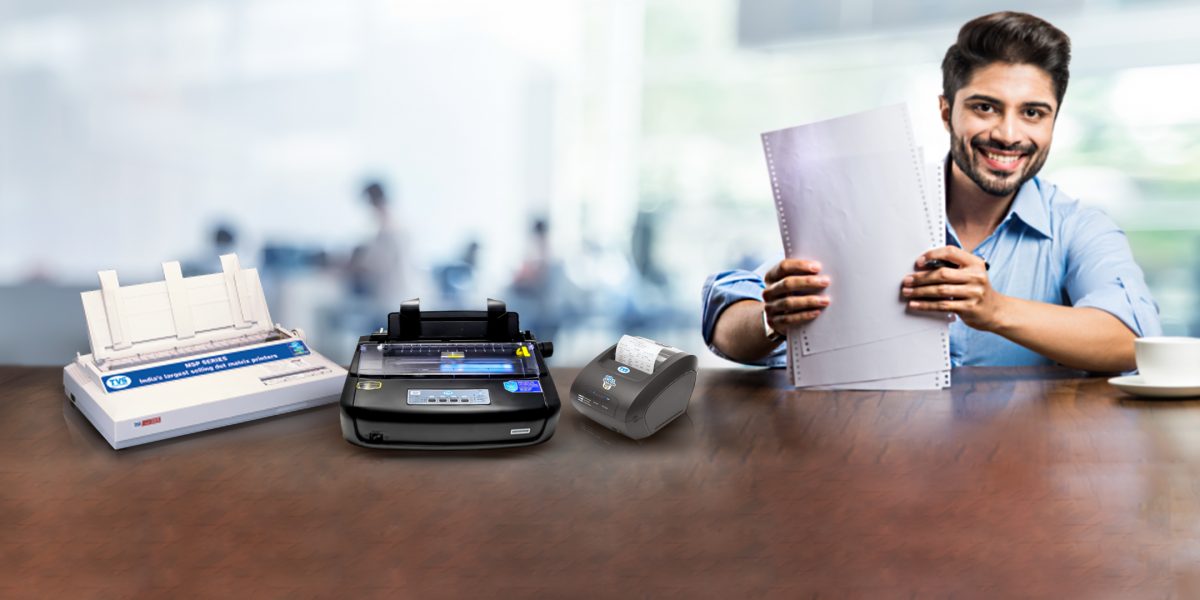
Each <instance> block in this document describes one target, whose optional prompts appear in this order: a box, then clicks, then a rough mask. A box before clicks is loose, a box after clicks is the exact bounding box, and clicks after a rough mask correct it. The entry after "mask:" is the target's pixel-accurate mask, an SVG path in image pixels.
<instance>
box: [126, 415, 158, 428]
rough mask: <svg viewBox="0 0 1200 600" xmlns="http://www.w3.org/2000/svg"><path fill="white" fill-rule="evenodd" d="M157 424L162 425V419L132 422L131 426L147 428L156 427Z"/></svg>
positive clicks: (153, 418) (152, 418) (154, 418)
mask: <svg viewBox="0 0 1200 600" xmlns="http://www.w3.org/2000/svg"><path fill="white" fill-rule="evenodd" d="M159 423H162V417H151V418H149V419H142V420H141V421H134V422H133V426H134V427H149V426H150V425H157V424H159Z"/></svg>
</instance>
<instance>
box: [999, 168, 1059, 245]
mask: <svg viewBox="0 0 1200 600" xmlns="http://www.w3.org/2000/svg"><path fill="white" fill-rule="evenodd" d="M1009 214H1010V216H1015V217H1017V218H1018V219H1020V220H1021V222H1022V223H1025V224H1026V225H1028V226H1029V227H1030V228H1031V229H1033V230H1034V231H1036V232H1038V233H1040V234H1042V235H1043V236H1045V237H1047V238H1051V239H1053V238H1054V234H1053V233H1052V232H1051V229H1050V215H1049V213H1048V212H1047V211H1046V201H1045V200H1044V199H1043V198H1042V186H1041V181H1040V180H1039V179H1038V178H1037V177H1031V178H1030V179H1029V181H1026V182H1025V183H1023V184H1021V188H1020V189H1019V190H1017V197H1016V198H1013V203H1012V208H1011V209H1009Z"/></svg>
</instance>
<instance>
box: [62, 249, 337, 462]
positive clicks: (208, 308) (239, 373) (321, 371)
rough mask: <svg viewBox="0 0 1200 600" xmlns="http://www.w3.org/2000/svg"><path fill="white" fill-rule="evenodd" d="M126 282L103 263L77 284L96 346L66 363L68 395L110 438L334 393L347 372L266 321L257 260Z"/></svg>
mask: <svg viewBox="0 0 1200 600" xmlns="http://www.w3.org/2000/svg"><path fill="white" fill-rule="evenodd" d="M221 268H222V272H221V273H215V274H212V275H200V276H196V277H187V278H185V277H183V276H182V274H181V271H180V268H179V263H177V262H169V263H164V264H163V274H164V275H165V277H166V280H165V281H160V282H154V283H146V284H141V285H131V286H126V287H121V286H120V284H119V283H118V281H117V274H116V272H115V271H101V272H100V274H99V275H100V289H99V290H94V291H90V292H84V293H83V294H81V296H82V299H83V312H84V316H85V317H86V318H87V326H88V339H89V341H90V343H91V348H92V353H91V354H84V355H78V356H77V357H76V359H75V361H74V362H72V363H71V364H69V365H67V366H66V367H64V368H63V385H64V387H65V388H66V393H67V397H68V398H69V399H70V401H71V402H72V403H74V404H75V405H76V406H77V407H79V410H80V411H81V412H82V413H83V414H84V416H86V417H87V419H88V420H89V421H91V423H92V425H94V426H95V427H96V429H97V430H99V432H100V434H101V435H103V436H104V439H105V440H107V441H108V443H109V445H111V446H112V447H113V448H124V447H127V446H133V445H137V444H144V443H147V442H153V441H157V440H161V439H166V438H171V437H176V436H180V435H184V434H188V433H193V432H197V431H203V430H206V429H212V428H215V427H221V426H224V425H231V424H234V423H240V422H243V421H249V420H252V419H258V418H262V417H269V416H271V415H277V414H281V413H286V412H290V411H295V410H300V409H304V408H309V407H312V406H317V405H320V404H327V403H330V402H333V401H335V400H337V398H338V395H339V394H340V393H341V390H342V383H343V382H344V381H345V379H346V370H345V369H343V368H341V367H339V366H338V365H336V364H334V363H333V362H332V361H330V360H329V359H327V358H325V357H324V356H321V355H320V354H317V353H316V352H314V351H313V350H312V349H311V348H309V347H308V345H307V344H306V343H305V340H304V335H303V333H302V332H300V331H298V330H288V329H284V328H283V327H281V326H279V325H275V324H273V323H272V321H271V315H270V313H269V312H268V311H267V301H266V297H265V296H264V295H263V290H262V285H261V283H260V282H259V279H258V271H257V270H255V269H242V268H241V266H240V264H239V263H238V259H237V256H236V255H233V254H227V255H224V256H222V257H221Z"/></svg>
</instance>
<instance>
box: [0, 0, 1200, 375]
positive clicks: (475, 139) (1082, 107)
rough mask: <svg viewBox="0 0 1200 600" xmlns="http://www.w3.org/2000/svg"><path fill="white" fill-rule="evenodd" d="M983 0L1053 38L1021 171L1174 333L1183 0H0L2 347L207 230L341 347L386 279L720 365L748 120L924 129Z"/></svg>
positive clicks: (758, 223) (1185, 73)
mask: <svg viewBox="0 0 1200 600" xmlns="http://www.w3.org/2000/svg"><path fill="white" fill-rule="evenodd" d="M998 9H1017V10H1029V11H1031V12H1035V13H1036V14H1039V15H1041V16H1044V17H1046V18H1048V19H1049V20H1051V21H1052V22H1054V23H1055V24H1056V25H1058V26H1060V27H1061V28H1063V29H1064V30H1065V31H1067V33H1069V34H1070V35H1071V37H1072V39H1073V41H1074V48H1075V52H1074V55H1075V58H1074V63H1073V68H1072V71H1073V73H1072V81H1071V85H1070V89H1069V92H1068V95H1067V99H1066V102H1065V104H1064V107H1063V112H1062V115H1061V117H1060V119H1059V122H1058V126H1057V135H1056V138H1055V144H1054V151H1053V152H1052V153H1051V159H1050V161H1049V163H1048V164H1047V166H1046V170H1045V171H1044V174H1045V175H1046V176H1047V177H1048V178H1050V179H1052V180H1054V181H1056V182H1057V183H1059V184H1060V185H1062V186H1063V187H1064V188H1065V190H1066V191H1068V193H1070V194H1072V195H1074V196H1076V197H1079V198H1082V199H1083V200H1085V201H1086V202H1088V203H1090V204H1093V205H1096V206H1100V207H1103V208H1105V209H1106V210H1107V211H1108V212H1109V213H1110V214H1111V215H1112V216H1114V217H1115V218H1116V220H1117V221H1118V223H1120V224H1121V225H1122V226H1123V227H1124V228H1125V229H1126V231H1127V232H1128V233H1129V237H1130V240H1131V242H1132V244H1133V248H1134V252H1135V254H1136V256H1137V258H1138V260H1139V261H1140V263H1141V264H1142V266H1143V267H1144V269H1145V270H1146V274H1147V278H1148V281H1149V284H1150V286H1151V288H1152V290H1153V291H1154V293H1155V296H1156V299H1157V300H1158V302H1159V304H1160V306H1161V311H1162V315H1163V320H1164V325H1165V328H1166V330H1167V332H1168V333H1171V334H1192V335H1197V334H1200V310H1197V308H1198V307H1197V303H1198V301H1200V294H1198V286H1200V258H1198V257H1200V251H1198V250H1200V235H1198V234H1197V232H1200V169H1198V168H1197V166H1198V165H1200V103H1197V102H1196V101H1195V97H1196V92H1198V91H1200V41H1196V38H1195V33H1194V25H1195V24H1196V23H1200V1H1189V0H1048V1H1042V2H1037V3H1034V2H1032V1H1025V0H1021V1H1017V2H1008V3H999V2H990V1H988V2H985V1H967V2H956V3H952V4H947V3H931V2H925V1H918V0H889V1H886V2H885V1H884V0H840V1H831V2H808V1H803V0H637V1H633V0H630V1H621V0H511V1H509V2H501V3H497V2H487V1H484V0H445V1H442V2H434V3H429V2H409V1H400V0H341V1H338V2H333V1H329V0H170V1H160V2H149V1H146V0H106V1H100V2H97V1H85V0H9V1H8V2H5V3H4V4H3V5H0V244H2V245H0V249H2V252H0V310H2V311H3V312H2V314H0V363H23V364H65V363H66V362H67V361H69V360H70V359H71V358H72V357H73V355H74V353H75V352H76V351H83V352H86V351H87V337H86V332H85V330H84V324H83V317H82V310H81V308H80V304H79V299H78V293H79V292H80V291H81V290H85V289H95V288H96V287H97V280H96V271H98V270H102V269H117V270H118V273H119V275H120V277H121V282H122V284H132V283H139V282H145V281H155V280H159V279H161V271H160V267H159V264H160V263H161V262H163V261H166V260H180V261H182V262H183V263H184V266H185V270H187V271H188V272H189V273H190V274H198V273H204V272H210V271H216V270H218V268H219V267H218V266H217V264H218V263H217V261H216V255H217V254H218V253H220V252H225V251H231V250H233V251H236V252H238V254H239V255H240V257H241V259H242V263H243V265H245V266H254V267H257V268H258V269H259V271H260V273H261V275H262V278H263V282H264V286H265V287H266V291H267V294H268V300H269V302H270V305H271V310H272V315H273V317H274V319H275V320H276V321H277V322H280V323H282V324H284V325H287V326H291V327H301V328H303V329H305V330H306V331H307V332H308V334H309V337H310V341H311V342H312V343H313V344H314V345H315V346H316V347H317V348H318V349H319V350H321V351H323V352H325V353H327V354H328V355H329V356H331V357H333V358H335V359H337V360H341V361H343V362H344V361H347V360H348V359H349V357H350V354H351V353H352V349H353V340H354V339H355V338H356V337H357V336H358V335H360V334H363V333H367V332H368V331H370V330H371V329H373V328H375V327H378V326H379V325H380V324H382V319H383V313H384V312H385V311H386V310H388V308H390V307H394V306H396V305H397V304H398V302H399V301H400V300H403V299H406V298H410V297H417V296H419V297H421V299H422V303H423V306H424V307H427V308H448V307H463V308H472V307H478V308H482V307H483V301H484V298H486V297H488V296H492V297H496V298H501V299H505V300H507V301H508V302H509V305H510V307H511V308H513V309H515V310H518V311H519V312H520V313H521V315H522V320H523V322H524V323H525V324H526V325H527V326H529V327H531V328H533V329H534V330H535V332H536V333H538V335H539V337H541V338H549V339H552V340H553V341H554V342H555V343H556V346H557V348H558V352H557V353H556V355H555V357H554V359H552V364H558V365H574V364H581V363H583V362H585V361H586V360H588V359H589V358H590V357H591V356H592V355H594V354H595V353H597V352H598V351H599V350H601V349H603V348H604V347H606V346H607V345H608V344H610V343H612V342H613V341H615V340H616V339H617V338H618V337H619V336H620V334H621V333H626V332H628V333H635V334H640V335H645V336H648V337H653V338H657V339H660V340H662V341H664V342H668V343H672V344H675V345H677V346H680V347H682V348H686V349H689V350H691V351H693V352H696V353H698V354H700V355H701V356H702V357H704V360H705V363H706V364H710V365H712V364H722V361H719V360H718V359H715V358H714V357H711V355H709V354H708V353H707V351H705V350H704V348H703V344H702V341H701V340H700V336H699V309H700V286H701V284H702V282H703V280H704V278H705V276H706V275H707V274H709V273H711V272H714V271H717V270H720V269H723V268H729V267H734V266H740V267H751V268H752V267H754V266H755V265H757V264H758V263H760V262H761V261H763V260H765V259H766V258H767V257H769V256H771V255H772V254H773V253H774V252H776V251H777V249H778V248H779V247H780V241H779V238H778V233H777V231H778V230H777V228H776V223H775V216H774V213H773V209H772V205H771V200H770V194H769V185H768V183H767V179H766V170H765V167H764V161H763V158H762V153H761V148H760V146H759V138H758V134H759V133H760V132H763V131H767V130H772V129H778V128H782V127H788V126H791V125H796V124H799V123H803V122H807V121H813V120H818V119H823V118H828V117H832V116H836V115H839V114H844V113H848V112H853V111H857V110H863V109H868V108H872V107H875V106H879V105H883V104H889V103H894V102H899V101H906V102H909V103H910V105H911V106H912V107H913V110H914V117H915V121H914V122H915V126H916V128H917V134H918V138H919V139H920V140H921V143H922V145H923V146H924V148H925V149H926V151H927V152H928V153H929V155H930V156H936V155H938V154H941V153H944V152H945V148H946V136H945V133H944V132H943V130H942V128H941V124H940V122H939V121H938V117H937V111H936V106H937V95H938V93H939V91H940V84H941V78H940V71H939V63H940V60H941V56H942V54H943V53H944V51H945V49H946V47H947V46H948V45H949V44H950V43H951V42H952V41H953V39H954V35H955V33H956V31H957V29H958V27H959V26H960V25H961V24H962V23H963V22H965V21H966V20H968V19H969V18H971V17H974V16H977V15H979V14H982V13H986V12H990V11H993V10H998ZM388 265H394V267H389V266H388Z"/></svg>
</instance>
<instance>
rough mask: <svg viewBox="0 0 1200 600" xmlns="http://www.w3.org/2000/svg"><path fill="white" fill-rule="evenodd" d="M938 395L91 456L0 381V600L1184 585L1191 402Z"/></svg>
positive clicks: (58, 399) (220, 441)
mask: <svg viewBox="0 0 1200 600" xmlns="http://www.w3.org/2000/svg"><path fill="white" fill-rule="evenodd" d="M554 375H555V380H556V382H557V384H558V387H559V390H560V392H562V393H564V397H565V392H566V391H567V388H568V387H569V386H570V383H571V380H572V379H573V377H574V375H575V371H573V370H556V371H555V373H554ZM954 378H955V384H954V387H953V388H952V389H950V390H946V391H942V392H889V393H864V392H853V393H852V392H841V393H833V392H795V391H790V390H788V389H786V387H785V377H784V374H783V373H782V372H781V371H739V370H728V371H724V370H722V371H708V372H705V373H703V374H702V375H701V377H700V383H699V385H698V386H697V391H696V394H695V395H694V397H693V400H692V405H691V408H690V410H689V412H688V414H687V416H686V417H684V418H681V419H680V420H679V421H677V422H676V423H674V424H672V425H671V426H670V427H668V428H667V429H665V430H663V431H662V432H660V433H659V434H658V435H657V436H656V437H652V438H649V439H648V440H645V441H643V442H641V443H637V442H633V441H629V440H625V439H624V438H620V437H617V436H616V435H614V434H611V433H609V432H608V431H606V430H598V429H597V428H595V427H593V426H591V425H590V422H589V421H586V420H585V419H583V418H582V417H580V416H579V415H578V413H576V412H575V410H574V409H573V408H571V407H570V406H564V407H563V412H562V418H561V421H560V423H559V426H558V432H557V433H556V434H555V436H554V438H553V439H552V440H550V442H548V443H547V444H544V445H542V446H538V447H533V448H526V449H517V450H507V451H488V452H471V453H432V452H420V453H412V452H391V453H389V452H376V451H368V450H363V449H360V448H357V447H354V446H351V445H349V444H347V443H346V442H345V441H343V440H342V436H341V431H340V430H339V426H338V419H337V409H336V406H328V407H324V408H319V409H314V410H310V411H307V412H304V413H300V414H294V415H290V416H282V417H277V418H274V419H269V420H266V421H259V422H256V423H250V424H245V425H241V426H236V427H232V428H227V429H224V430H218V431H212V432H207V433H201V434H198V435H193V436H190V437H186V438H183V439H178V440H174V441H168V442H161V443H157V444H153V445H150V446H147V447H140V448H133V449H129V450H123V451H120V452H115V451H113V450H111V449H109V448H108V446H107V445H105V443H104V441H103V440H102V439H101V438H100V436H99V435H98V434H96V432H95V431H94V430H93V429H92V428H91V426H90V424H88V423H87V422H86V421H85V420H84V419H83V417H82V415H80V414H79V413H78V412H77V411H76V410H75V409H74V408H73V407H72V406H70V405H69V404H66V403H65V401H64V400H63V399H62V385H61V371H60V370H58V369H48V368H47V369H40V368H39V369H34V368H14V367H10V368H0V390H3V392H0V536H2V538H0V539H2V541H3V544H0V596H3V597H13V596H16V597H22V596H29V597H66V598H78V597H90V596H98V597H109V598H119V597H146V596H154V595H170V596H175V597H215V598H223V599H225V598H241V597H246V596H250V595H265V596H271V597H287V598H294V597H306V598H307V597H339V598H384V597H386V598H400V597H410V598H429V597H480V598H491V597H499V598H507V597H522V596H529V597H551V598H567V597H571V598H574V597H587V596H599V597H612V598H630V597H678V598H697V597H705V598H741V597H763V596H767V597H780V598H797V597H817V596H818V595H819V597H822V598H825V597H829V596H834V597H840V596H847V595H848V596H860V597H871V598H877V597H885V598H887V597H901V598H909V597H912V596H913V595H916V596H919V597H924V596H933V597H947V596H953V597H962V598H978V597H993V596H1000V597H1012V596H1020V597H1031V596H1041V597H1071V598H1091V597H1096V598H1142V597H1145V598H1167V597H1180V598H1186V597H1197V595H1198V594H1200V403H1197V402H1147V401H1138V400H1134V399H1132V398H1129V397H1126V396H1124V395H1122V394H1121V393H1120V392H1118V391H1117V390H1115V389H1112V388H1111V387H1109V386H1108V385H1107V384H1106V383H1105V382H1104V380H1103V379H1101V378H1079V375H1078V374H1077V373H1073V372H1068V371H1062V370H1045V369H1041V370H1039V369H1001V370H982V369H974V370H972V369H960V370H956V371H955V373H954Z"/></svg>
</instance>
